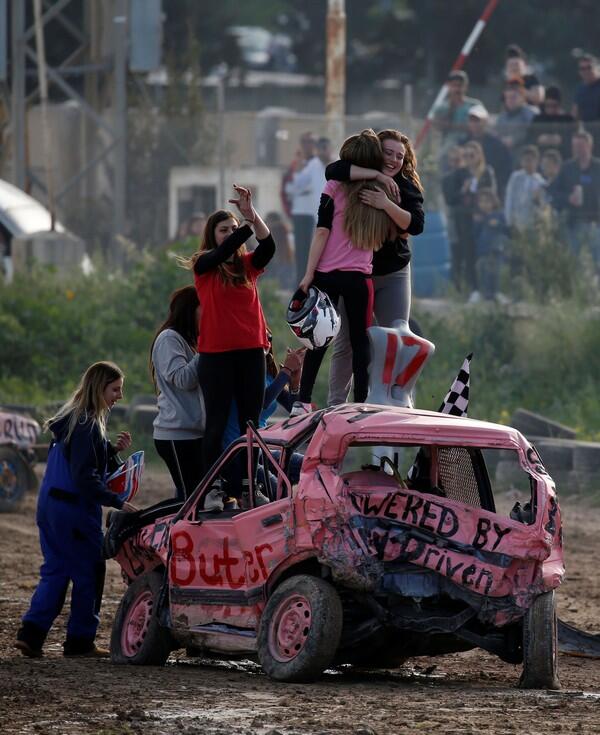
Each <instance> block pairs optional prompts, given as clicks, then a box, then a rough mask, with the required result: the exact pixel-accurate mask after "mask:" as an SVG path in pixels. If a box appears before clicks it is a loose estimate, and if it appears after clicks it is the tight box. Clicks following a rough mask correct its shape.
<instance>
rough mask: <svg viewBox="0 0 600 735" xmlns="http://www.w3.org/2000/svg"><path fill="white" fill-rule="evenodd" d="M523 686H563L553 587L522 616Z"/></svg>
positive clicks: (527, 687) (539, 687)
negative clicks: (559, 675)
mask: <svg viewBox="0 0 600 735" xmlns="http://www.w3.org/2000/svg"><path fill="white" fill-rule="evenodd" d="M519 686H520V687H521V688H523V689H560V682H559V680H558V634H557V626H556V601H555V598H554V590H551V591H550V592H544V593H543V594H541V595H539V597H536V598H535V600H534V601H533V605H532V606H531V607H530V608H529V610H528V611H527V613H526V614H525V618H524V619H523V674H522V675H521V681H520V682H519Z"/></svg>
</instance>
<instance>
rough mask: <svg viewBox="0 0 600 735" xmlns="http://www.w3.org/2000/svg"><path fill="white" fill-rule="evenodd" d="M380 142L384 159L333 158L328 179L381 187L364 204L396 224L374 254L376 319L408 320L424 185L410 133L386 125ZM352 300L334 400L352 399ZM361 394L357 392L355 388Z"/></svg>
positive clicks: (334, 375) (336, 358)
mask: <svg viewBox="0 0 600 735" xmlns="http://www.w3.org/2000/svg"><path fill="white" fill-rule="evenodd" d="M377 137H378V139H379V141H380V142H381V148H382V164H381V165H379V166H373V165H370V166H365V165H364V164H362V163H360V162H359V161H358V160H357V159H355V158H353V157H349V158H344V157H343V156H341V155H340V159H341V160H339V161H335V162H334V163H331V164H329V166H327V169H326V171H325V175H326V177H327V179H328V180H335V181H341V182H354V184H355V185H359V186H360V183H361V181H362V182H363V183H364V181H365V180H367V181H372V182H377V183H378V184H379V185H380V187H379V188H378V189H376V190H369V189H363V190H362V191H361V193H360V199H361V201H362V202H363V204H365V205H367V206H368V207H372V208H374V209H376V210H377V211H379V212H381V213H385V215H386V216H387V217H389V218H390V220H391V222H393V224H394V225H395V228H393V230H392V235H391V236H386V237H385V238H384V239H383V240H382V242H380V243H379V245H380V247H377V248H375V252H374V254H373V278H372V281H373V295H374V313H375V318H376V320H377V324H378V325H379V326H381V327H391V326H392V325H393V324H394V322H395V321H397V320H399V319H403V320H405V321H408V318H409V316H410V305H411V275H410V258H411V252H410V247H409V244H408V236H409V235H413V236H415V235H419V234H421V232H423V226H424V223H425V214H424V211H423V186H422V185H421V181H420V179H419V174H418V173H417V158H416V156H415V153H414V150H413V148H412V145H411V143H410V140H409V138H407V136H406V135H403V134H402V133H400V132H399V131H398V130H382V131H381V132H380V133H378V135H377ZM347 308H348V304H347V302H346V300H345V299H344V302H343V304H340V316H341V318H342V325H341V328H340V332H339V334H338V336H337V337H336V338H335V341H334V346H333V355H332V359H331V369H330V373H329V397H328V403H329V405H335V404H338V403H344V402H345V401H346V400H347V396H348V390H349V382H350V378H351V376H352V372H351V370H350V365H351V359H350V358H351V354H352V345H351V341H350V333H349V319H348V317H347V315H346V311H347ZM355 400H356V394H355Z"/></svg>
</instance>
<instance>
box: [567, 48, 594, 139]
mask: <svg viewBox="0 0 600 735" xmlns="http://www.w3.org/2000/svg"><path fill="white" fill-rule="evenodd" d="M577 69H578V71H579V76H580V77H581V82H580V83H579V84H578V86H577V88H576V89H575V95H574V102H573V109H572V113H573V117H574V118H575V119H576V120H579V121H580V122H582V123H584V124H585V127H586V130H590V131H591V132H592V134H593V135H595V134H596V133H597V132H598V125H597V123H598V122H599V121H600V65H599V64H598V60H597V59H596V58H595V57H594V56H592V55H591V54H584V55H583V56H580V57H579V60H578V62H577Z"/></svg>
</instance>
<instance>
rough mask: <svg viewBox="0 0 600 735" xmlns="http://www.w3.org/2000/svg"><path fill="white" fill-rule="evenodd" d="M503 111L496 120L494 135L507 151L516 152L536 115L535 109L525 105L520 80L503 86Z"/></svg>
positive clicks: (522, 85) (522, 86)
mask: <svg viewBox="0 0 600 735" xmlns="http://www.w3.org/2000/svg"><path fill="white" fill-rule="evenodd" d="M502 99H503V110H502V111H501V112H500V114H499V115H498V117H497V118H496V133H497V134H498V136H499V137H500V139H501V140H502V142H503V143H504V145H506V146H507V147H508V148H509V150H511V151H513V152H514V151H517V150H518V149H519V147H520V146H521V145H523V143H524V142H525V138H526V137H527V131H528V128H529V124H530V123H531V121H532V120H533V118H534V117H535V116H536V115H537V114H538V112H539V110H538V108H537V107H533V106H532V105H529V104H527V100H526V98H525V86H524V84H523V81H522V80H520V79H519V80H513V81H511V82H507V83H506V84H505V85H504V92H503V95H502Z"/></svg>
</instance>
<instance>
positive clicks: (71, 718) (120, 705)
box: [0, 470, 600, 735]
mask: <svg viewBox="0 0 600 735" xmlns="http://www.w3.org/2000/svg"><path fill="white" fill-rule="evenodd" d="M168 487H169V483H168V481H167V478H166V476H165V475H164V474H162V473H160V472H158V471H156V470H153V471H150V472H148V471H147V474H146V477H145V482H144V489H143V491H142V492H143V493H144V496H143V497H144V500H145V501H146V502H148V504H150V503H151V502H155V501H156V500H158V499H160V498H161V497H165V496H166V495H167V494H168V493H169V490H168ZM562 507H563V516H564V522H565V539H566V559H567V570H568V571H567V575H568V578H567V580H566V582H565V583H564V585H563V586H562V587H561V590H560V592H559V613H560V616H561V617H562V618H563V619H564V620H567V621H569V622H572V623H574V624H576V625H579V626H581V627H585V628H586V629H588V630H590V631H593V632H600V561H599V560H600V534H599V533H598V521H597V518H598V511H597V509H595V508H590V507H589V506H587V505H586V504H585V502H584V501H583V500H582V499H577V498H569V499H563V501H562ZM34 515H35V494H32V495H30V496H29V497H28V498H27V499H26V502H25V504H24V506H23V508H22V510H21V511H20V512H18V513H15V514H4V515H0V732H1V733H6V735H18V734H21V733H51V734H52V735H56V734H61V735H62V734H64V735H76V734H77V735H79V734H80V733H81V734H85V735H88V734H91V733H94V734H97V735H137V734H138V733H139V734H140V735H141V734H142V733H143V735H158V734H159V733H184V734H186V735H201V734H202V735H204V734H206V735H213V734H216V733H219V734H221V733H222V734H223V735H225V734H229V733H232V734H236V735H237V734H238V733H240V734H244V735H276V734H277V733H280V734H281V735H292V734H293V733H298V734H300V733H321V734H323V735H325V734H331V735H333V734H336V735H337V734H339V733H354V735H359V734H361V735H373V734H374V733H375V734H377V735H383V734H384V733H385V734H386V735H388V734H391V733H443V735H458V734H459V733H460V734H461V735H462V734H463V733H480V732H484V733H494V734H500V733H527V735H534V734H535V733H543V735H547V734H548V733H556V732H560V733H598V732H600V661H593V660H589V659H583V658H574V657H569V656H564V655H561V656H560V679H561V682H562V687H563V689H562V691H561V692H545V691H520V690H519V689H517V688H516V683H517V681H518V678H519V674H520V667H518V666H512V665H509V664H505V663H503V662H501V661H500V660H498V659H496V658H494V657H493V656H491V655H488V654H485V653H483V652H480V651H471V652H468V653H463V654H454V655H449V656H443V657H438V658H435V659H424V658H420V659H414V660H412V661H411V662H410V664H409V665H407V666H405V667H403V668H401V669H397V670H393V671H377V672H364V671H356V670H351V669H349V668H348V669H345V670H341V671H330V672H327V673H326V674H325V675H324V677H323V678H322V680H321V681H319V682H318V683H317V684H311V685H298V684H281V683H277V682H273V681H270V680H269V679H267V677H266V676H265V675H264V674H262V673H261V671H260V668H259V667H258V666H257V665H256V664H254V663H252V662H249V661H236V662H229V663H228V662H224V661H211V660H200V659H195V658H188V657H186V656H185V654H184V653H183V652H178V653H176V654H174V655H172V656H171V658H170V659H169V662H168V664H167V666H165V667H163V668H157V667H139V668H137V667H117V666H113V665H112V664H111V663H110V662H109V661H107V660H72V659H65V658H63V657H62V647H61V642H62V640H63V632H64V625H65V619H64V616H63V617H61V618H60V619H59V620H58V621H57V623H56V625H55V627H54V629H53V630H52V631H51V634H50V636H49V639H48V642H47V644H46V650H45V656H44V658H42V659H36V660H30V659H26V658H23V657H21V656H20V654H19V653H18V652H17V651H16V650H15V649H13V647H12V645H13V641H14V638H15V632H16V630H17V627H18V625H19V618H20V615H21V614H22V613H23V612H24V611H25V609H26V608H27V605H28V603H29V599H30V596H31V593H32V591H33V589H34V587H35V584H36V579H37V577H36V575H37V570H38V567H39V564H40V559H41V557H40V552H39V546H38V537H37V530H36V526H35V520H34ZM122 592H123V583H122V581H121V577H120V573H119V569H118V567H117V565H116V563H115V562H109V568H108V575H107V584H106V592H105V598H104V606H103V612H102V625H101V628H100V634H99V643H100V644H102V645H105V646H108V642H109V637H110V626H111V621H112V618H113V615H114V612H115V610H116V607H117V605H118V602H119V599H120V597H121V594H122Z"/></svg>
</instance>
